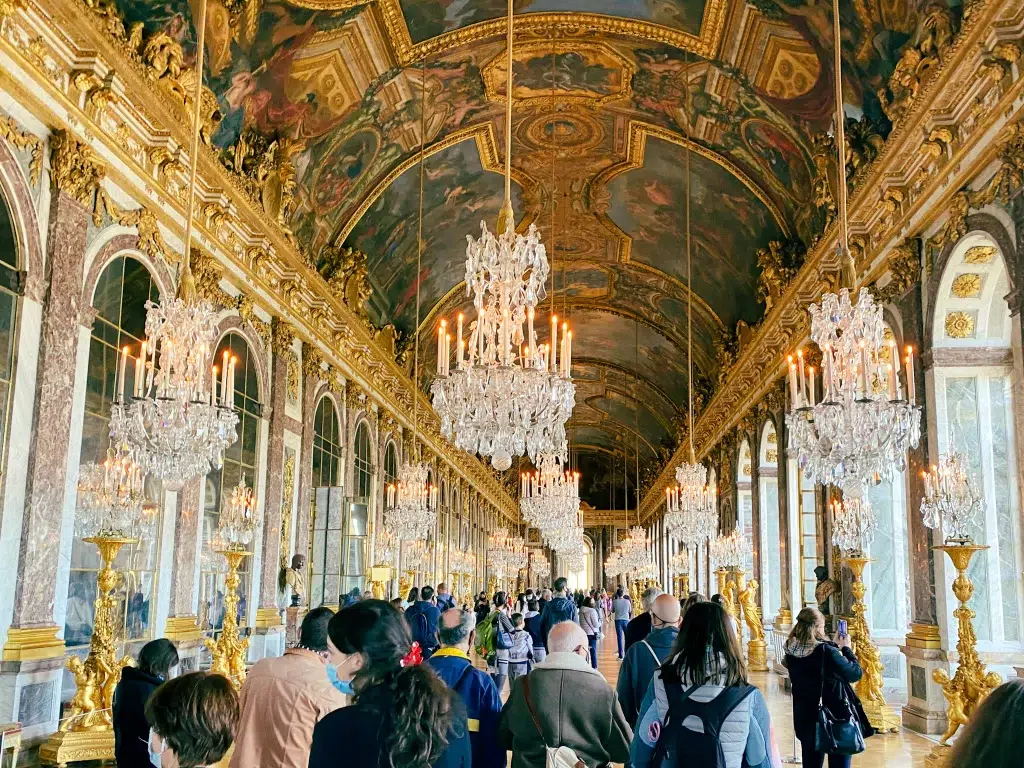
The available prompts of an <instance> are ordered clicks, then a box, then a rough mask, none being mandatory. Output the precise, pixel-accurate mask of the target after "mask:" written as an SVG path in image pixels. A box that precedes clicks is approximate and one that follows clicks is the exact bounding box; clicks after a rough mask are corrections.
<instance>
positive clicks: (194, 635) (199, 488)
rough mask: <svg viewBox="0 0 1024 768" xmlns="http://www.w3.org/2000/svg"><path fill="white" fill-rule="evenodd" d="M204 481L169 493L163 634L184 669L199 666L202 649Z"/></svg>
mask: <svg viewBox="0 0 1024 768" xmlns="http://www.w3.org/2000/svg"><path fill="white" fill-rule="evenodd" d="M204 482H205V477H197V478H194V479H192V480H190V481H188V482H187V483H185V485H184V486H183V487H182V489H181V490H180V491H178V492H177V493H175V494H173V495H174V496H176V497H177V498H176V499H175V500H174V543H173V560H172V563H173V565H172V567H171V569H170V582H171V585H170V587H171V588H170V594H169V596H168V611H167V621H166V622H165V623H164V637H166V638H168V639H169V640H173V641H174V642H175V644H176V645H177V646H178V654H179V656H180V657H181V660H182V661H181V664H182V669H183V670H188V671H195V670H196V669H198V668H199V655H200V653H201V651H202V630H201V629H200V627H199V620H198V613H197V611H198V603H199V581H198V579H199V556H200V551H201V548H202V545H203V542H202V535H203V534H202V522H203V504H202V502H203V484H204ZM169 495H171V494H169Z"/></svg>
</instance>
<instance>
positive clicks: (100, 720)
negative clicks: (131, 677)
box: [39, 536, 137, 766]
mask: <svg viewBox="0 0 1024 768" xmlns="http://www.w3.org/2000/svg"><path fill="white" fill-rule="evenodd" d="M83 541H87V542H89V543H90V544H95V545H96V547H97V548H98V549H99V551H100V560H101V561H102V563H103V567H102V568H101V569H100V572H99V575H98V576H97V578H96V586H97V590H96V604H95V605H96V618H95V622H94V625H93V631H92V638H91V640H90V641H89V655H88V656H86V658H85V661H82V660H81V658H79V657H78V656H72V657H71V658H69V659H68V662H67V666H68V669H69V670H70V671H71V673H72V674H73V675H74V677H75V695H74V697H73V698H72V699H71V706H70V708H69V711H68V714H67V716H66V717H65V718H64V720H63V721H62V723H61V726H60V730H59V731H57V732H56V733H55V734H53V735H52V736H51V737H50V739H49V740H48V741H47V742H46V743H45V744H44V745H43V746H42V747H41V748H40V750H39V758H40V761H41V762H42V763H44V764H47V765H60V766H64V765H67V764H68V763H77V762H82V761H86V760H113V758H114V731H113V724H112V717H111V707H112V706H113V702H114V689H115V688H116V687H117V684H118V683H119V682H120V680H121V669H122V667H125V666H128V665H131V664H132V658H131V656H128V655H126V656H124V657H122V658H121V659H118V658H117V651H116V646H117V642H118V639H119V635H120V631H119V629H120V623H119V622H118V618H119V616H120V611H119V610H118V602H119V601H118V596H117V595H116V590H117V589H118V587H119V586H120V585H121V576H120V574H118V572H117V571H115V570H114V568H113V565H112V564H113V562H114V558H116V557H117V553H118V552H120V551H121V547H123V546H124V545H125V544H134V543H135V542H136V541H137V539H130V538H125V537H121V536H91V537H89V538H87V539H83Z"/></svg>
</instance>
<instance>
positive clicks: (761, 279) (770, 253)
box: [757, 240, 802, 312]
mask: <svg viewBox="0 0 1024 768" xmlns="http://www.w3.org/2000/svg"><path fill="white" fill-rule="evenodd" d="M801 260H802V259H800V257H799V255H798V253H797V251H796V249H795V248H793V247H792V246H787V245H784V244H783V243H781V242H779V241H778V240H772V241H771V242H770V243H768V247H767V248H761V249H760V250H758V252H757V266H758V267H759V268H760V270H761V274H760V275H759V276H758V279H757V298H758V300H760V301H763V302H764V305H765V311H766V312H770V311H771V308H772V307H773V306H775V302H776V301H778V300H779V299H780V298H782V294H784V293H785V292H786V288H787V287H789V284H790V282H791V281H792V280H793V278H794V277H796V273H797V272H798V271H799V268H800V261H801Z"/></svg>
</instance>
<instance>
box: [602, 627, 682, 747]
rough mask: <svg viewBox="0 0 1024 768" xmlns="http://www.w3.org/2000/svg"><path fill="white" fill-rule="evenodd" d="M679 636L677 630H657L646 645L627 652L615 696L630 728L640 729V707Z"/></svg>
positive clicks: (637, 645)
mask: <svg viewBox="0 0 1024 768" xmlns="http://www.w3.org/2000/svg"><path fill="white" fill-rule="evenodd" d="M678 634H679V630H678V629H677V628H676V627H660V628H658V629H655V630H653V631H652V632H651V634H649V635H648V636H647V637H646V638H644V640H643V641H641V642H639V643H633V645H632V646H631V647H630V649H629V650H628V651H626V657H625V658H624V659H623V660H622V666H621V667H619V682H618V685H616V686H615V692H616V694H617V695H618V697H619V706H621V707H622V712H623V714H624V715H625V716H626V722H628V723H629V727H630V728H633V729H635V728H636V720H637V717H638V716H639V714H640V704H641V703H642V702H643V700H644V696H645V695H646V694H647V688H648V687H649V686H650V684H651V679H652V678H653V677H654V672H655V670H656V669H657V668H658V667H660V666H661V662H663V661H665V659H667V658H668V654H669V652H670V651H671V650H672V644H673V643H674V642H675V641H676V636H677V635H678ZM645 642H646V643H647V645H645V644H644V643H645ZM648 646H650V647H648ZM651 651H654V653H653V654H652V653H651ZM655 656H657V657H658V661H657V662H655V660H654V657H655Z"/></svg>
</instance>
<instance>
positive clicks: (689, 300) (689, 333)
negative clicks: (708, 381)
mask: <svg viewBox="0 0 1024 768" xmlns="http://www.w3.org/2000/svg"><path fill="white" fill-rule="evenodd" d="M690 239H691V238H690V145H689V143H687V145H686V383H687V397H688V400H689V405H688V407H689V410H690V424H689V426H688V428H687V430H686V431H687V433H688V434H687V438H688V439H689V442H690V463H691V464H696V463H697V456H696V454H695V453H694V450H693V273H692V271H691V270H692V264H691V259H692V257H691V253H690Z"/></svg>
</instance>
